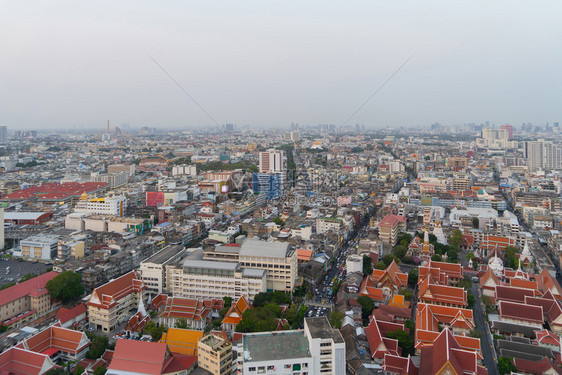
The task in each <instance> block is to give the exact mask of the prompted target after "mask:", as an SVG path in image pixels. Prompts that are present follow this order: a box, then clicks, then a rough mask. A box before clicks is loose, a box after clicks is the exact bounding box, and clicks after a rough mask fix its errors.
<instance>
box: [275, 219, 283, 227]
mask: <svg viewBox="0 0 562 375" xmlns="http://www.w3.org/2000/svg"><path fill="white" fill-rule="evenodd" d="M273 222H274V223H275V224H277V225H279V226H280V227H282V226H283V225H285V222H284V221H283V219H281V218H280V217H276V218H275V219H273Z"/></svg>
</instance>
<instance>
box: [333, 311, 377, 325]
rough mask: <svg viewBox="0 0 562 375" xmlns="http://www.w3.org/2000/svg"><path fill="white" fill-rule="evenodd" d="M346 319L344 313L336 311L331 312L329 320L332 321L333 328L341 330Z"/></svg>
mask: <svg viewBox="0 0 562 375" xmlns="http://www.w3.org/2000/svg"><path fill="white" fill-rule="evenodd" d="M371 311H372V310H371ZM344 317H345V314H344V313H342V312H341V311H337V310H334V311H331V312H330V315H329V318H328V320H329V321H330V325H331V326H332V328H338V329H339V328H341V325H342V323H343V318H344Z"/></svg>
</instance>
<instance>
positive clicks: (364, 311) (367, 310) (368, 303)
mask: <svg viewBox="0 0 562 375" xmlns="http://www.w3.org/2000/svg"><path fill="white" fill-rule="evenodd" d="M357 303H359V304H360V305H361V317H362V318H363V323H368V321H369V315H371V314H372V313H373V310H374V308H375V303H374V302H373V300H372V299H370V298H369V297H367V296H360V297H359V298H357Z"/></svg>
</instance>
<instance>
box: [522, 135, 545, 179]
mask: <svg viewBox="0 0 562 375" xmlns="http://www.w3.org/2000/svg"><path fill="white" fill-rule="evenodd" d="M525 157H526V158H527V166H528V167H529V171H531V172H534V171H536V170H537V169H540V168H542V164H543V142H542V141H530V142H525Z"/></svg>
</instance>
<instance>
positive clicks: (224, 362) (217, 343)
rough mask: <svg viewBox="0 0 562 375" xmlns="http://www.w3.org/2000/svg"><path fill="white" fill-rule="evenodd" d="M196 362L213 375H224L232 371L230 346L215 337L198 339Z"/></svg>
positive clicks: (208, 336)
mask: <svg viewBox="0 0 562 375" xmlns="http://www.w3.org/2000/svg"><path fill="white" fill-rule="evenodd" d="M198 347H199V350H198V354H197V362H198V364H199V367H201V368H204V369H205V370H207V371H209V372H210V373H211V374H213V375H226V374H230V373H231V371H232V344H231V343H229V342H228V341H226V340H225V339H223V338H222V337H218V336H215V335H207V336H205V337H202V338H200V339H199V343H198Z"/></svg>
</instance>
